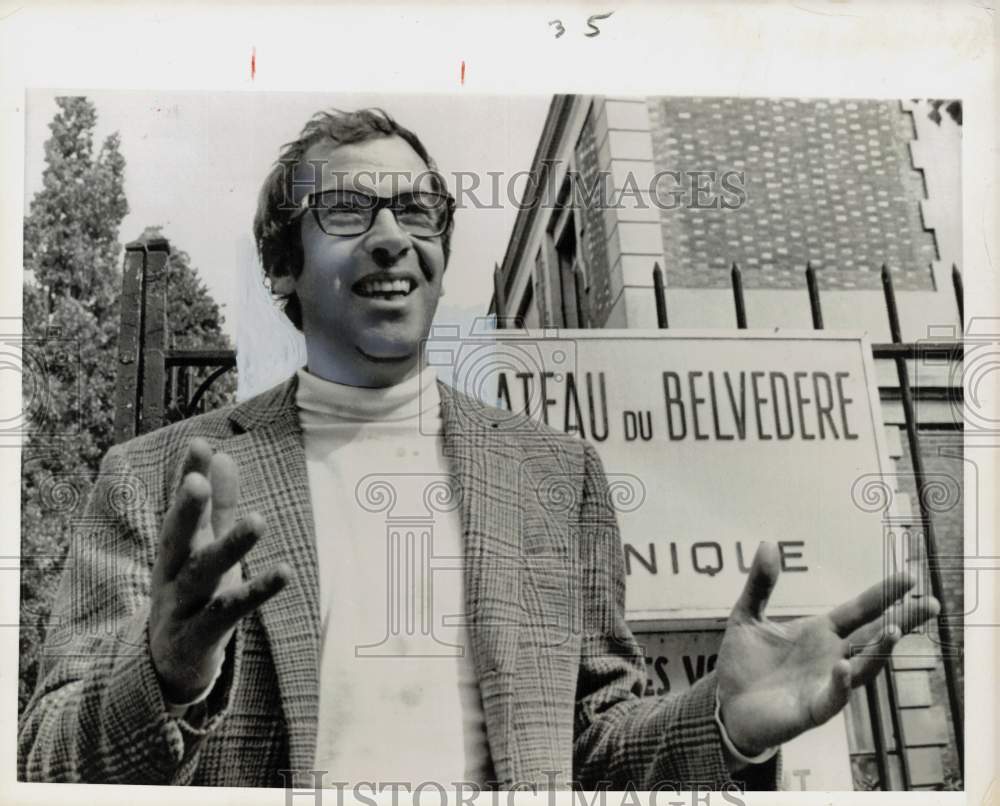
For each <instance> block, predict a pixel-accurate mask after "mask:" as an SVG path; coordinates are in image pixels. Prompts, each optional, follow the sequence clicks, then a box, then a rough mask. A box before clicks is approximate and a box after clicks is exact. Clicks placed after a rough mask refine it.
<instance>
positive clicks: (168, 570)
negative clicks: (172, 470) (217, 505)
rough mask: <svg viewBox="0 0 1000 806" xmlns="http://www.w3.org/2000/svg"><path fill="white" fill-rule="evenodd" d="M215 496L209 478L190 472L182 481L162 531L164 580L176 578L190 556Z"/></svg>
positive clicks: (160, 556)
mask: <svg viewBox="0 0 1000 806" xmlns="http://www.w3.org/2000/svg"><path fill="white" fill-rule="evenodd" d="M211 493H212V491H211V487H210V486H209V483H208V479H206V478H205V477H204V476H202V475H201V474H200V473H189V474H187V475H186V476H185V477H184V480H183V481H182V482H181V485H180V488H179V489H178V491H177V495H176V496H175V497H174V501H173V503H172V504H171V505H170V509H169V510H167V515H166V517H165V518H164V520H163V527H162V530H161V532H160V549H159V553H158V555H157V572H158V574H159V575H160V576H161V578H162V579H164V580H171V579H173V578H174V577H175V576H176V575H177V573H178V572H179V571H180V569H181V568H182V567H183V565H184V563H185V562H186V561H187V558H188V557H189V556H190V554H191V546H192V544H193V543H194V539H195V536H196V535H197V534H198V524H199V521H200V520H201V517H202V514H203V513H204V511H205V507H206V506H207V504H208V499H209V496H210V495H211Z"/></svg>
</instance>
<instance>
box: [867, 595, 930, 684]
mask: <svg viewBox="0 0 1000 806" xmlns="http://www.w3.org/2000/svg"><path fill="white" fill-rule="evenodd" d="M939 610H940V605H939V604H938V601H937V599H935V598H934V597H933V596H921V597H919V598H918V597H907V598H905V599H903V600H902V601H900V602H898V603H897V604H896V605H895V606H894V607H892V608H891V609H890V610H889V611H888V612H887V613H886V616H885V619H884V620H882V619H879V620H878V621H876V622H873V623H870V624H867V625H865V626H864V627H861V628H860V629H858V630H856V631H855V632H853V633H851V635H850V636H849V637H848V639H847V643H848V651H849V652H850V653H851V655H852V657H851V678H852V681H853V685H855V686H859V685H861V684H863V683H866V682H868V681H869V680H871V679H872V678H874V677H875V675H876V674H878V672H879V670H880V669H881V668H882V666H883V664H884V663H885V662H886V661H887V660H888V659H889V656H890V655H891V654H892V651H893V649H894V648H895V646H896V644H897V643H898V642H899V640H900V639H901V638H902V637H903V636H904V635H906V634H907V633H909V632H912V631H913V630H915V629H916V628H917V627H919V626H920V625H921V624H923V623H924V622H925V621H927V620H928V619H932V618H934V617H935V616H936V615H937V614H938V611H939Z"/></svg>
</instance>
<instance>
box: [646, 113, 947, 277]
mask: <svg viewBox="0 0 1000 806" xmlns="http://www.w3.org/2000/svg"><path fill="white" fill-rule="evenodd" d="M647 107H648V111H649V116H650V124H651V129H652V139H653V155H654V159H655V162H656V167H657V170H658V171H681V172H684V173H685V174H686V175H689V174H690V172H692V171H715V172H716V177H717V178H716V181H715V182H714V184H713V189H714V191H715V193H714V197H715V198H716V199H718V200H719V201H718V202H717V206H716V207H714V208H707V209H702V208H696V207H693V206H692V200H693V194H692V193H690V188H689V187H688V193H687V196H686V198H685V199H684V203H683V204H682V205H681V206H679V207H678V208H677V209H673V210H663V211H661V229H662V235H663V249H664V256H665V258H666V264H667V265H666V267H665V268H666V275H667V284H668V285H670V286H673V287H683V288H724V287H728V286H729V282H730V279H729V269H730V267H731V265H732V262H733V261H736V262H737V263H739V264H740V267H741V268H742V269H743V282H744V285H745V286H746V287H748V288H775V289H783V288H802V287H804V286H805V279H804V276H803V270H804V268H805V265H806V262H807V261H812V264H813V266H815V267H816V269H817V270H818V273H819V278H820V282H821V286H822V287H824V288H829V289H877V288H879V287H880V280H879V270H880V267H881V264H882V263H883V262H885V263H888V264H889V265H890V267H892V269H893V272H894V277H895V280H896V287H897V289H900V290H933V289H934V280H933V275H932V271H931V268H930V264H931V262H932V261H934V260H935V259H936V257H937V250H936V246H935V241H934V235H933V233H932V232H931V231H929V230H926V229H925V228H924V225H923V221H922V218H921V208H920V202H921V201H923V200H924V199H925V197H926V193H925V188H924V182H923V176H922V172H921V171H920V170H918V169H916V168H914V167H913V163H912V158H911V154H910V143H911V142H912V141H913V139H914V124H913V119H912V116H911V114H910V113H909V112H907V111H904V110H903V108H902V105H901V104H900V103H899V102H898V101H872V100H853V101H852V100H804V99H785V100H783V99H752V98H751V99H741V98H650V99H648V101H647ZM727 171H736V172H744V181H743V183H742V184H743V187H744V188H745V194H746V201H745V202H744V203H743V204H742V206H740V207H739V208H738V209H722V205H721V199H722V198H724V197H726V194H725V193H724V191H723V189H722V188H721V187H720V184H721V177H722V175H723V173H725V172H727ZM734 181H736V180H734ZM658 187H659V188H660V195H661V198H667V194H668V193H670V192H671V191H672V190H681V191H684V190H685V188H686V187H687V186H686V185H685V184H683V183H682V184H681V185H678V183H677V182H676V181H675V179H674V178H672V177H663V178H662V179H661V181H660V184H659V185H658ZM728 198H729V199H730V200H731V199H732V198H733V197H732V196H731V195H730V196H728ZM701 203H704V199H703V200H702V202H701Z"/></svg>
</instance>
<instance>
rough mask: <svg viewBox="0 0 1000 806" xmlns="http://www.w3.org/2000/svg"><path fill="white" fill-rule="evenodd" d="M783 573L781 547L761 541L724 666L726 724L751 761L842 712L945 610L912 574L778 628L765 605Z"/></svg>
mask: <svg viewBox="0 0 1000 806" xmlns="http://www.w3.org/2000/svg"><path fill="white" fill-rule="evenodd" d="M779 573H780V563H779V558H778V552H777V549H776V547H775V546H774V545H773V544H771V543H761V544H760V547H759V548H758V549H757V553H756V554H755V555H754V561H753V566H752V568H751V569H750V574H749V576H748V578H747V582H746V586H745V587H744V589H743V593H742V594H741V596H740V599H739V601H738V602H737V603H736V606H735V607H734V608H733V612H732V614H731V615H730V617H729V623H728V624H727V626H726V633H725V636H724V637H723V639H722V646H721V647H720V649H719V657H718V661H717V662H716V667H715V668H716V674H717V677H718V686H719V689H718V690H719V702H720V705H721V712H722V722H723V724H724V725H725V726H726V731H727V733H728V734H729V737H730V739H732V741H733V744H734V745H735V746H736V748H737V749H738V750H739V751H740V752H741V753H743V754H745V755H748V756H755V755H757V754H759V753H762V752H763V751H764V750H766V749H767V748H769V747H773V746H775V745H779V744H781V743H782V742H786V741H788V740H789V739H792V738H794V737H795V736H798V735H799V734H800V733H803V732H805V731H807V730H809V729H810V728H814V727H816V726H818V725H822V724H823V723H824V722H826V721H827V720H828V719H830V718H831V717H833V716H834V715H835V714H837V713H838V712H839V711H840V710H841V709H842V708H843V707H844V706H845V705H846V704H847V700H848V697H849V696H850V693H851V689H852V688H853V687H854V686H859V685H862V684H864V683H866V682H867V681H869V680H871V679H872V678H873V677H874V676H875V675H876V674H877V673H878V672H879V670H880V669H881V668H882V665H883V664H884V663H885V662H886V660H888V658H889V655H890V653H891V652H892V649H893V647H894V646H895V645H896V642H897V641H898V640H899V639H900V638H901V637H902V636H903V635H905V634H906V633H907V632H909V631H910V630H912V629H914V628H915V627H917V626H919V625H920V624H922V623H923V622H925V621H926V620H927V619H929V618H933V617H934V616H935V615H937V612H938V603H937V600H936V599H934V598H933V597H930V596H927V597H920V598H917V597H911V596H906V594H907V592H908V591H909V590H910V589H911V588H912V587H913V585H914V584H915V583H916V580H915V579H914V578H913V576H912V575H911V574H908V573H905V572H904V573H899V574H893V575H892V576H890V577H887V578H886V579H885V580H883V581H882V582H880V583H878V584H876V585H874V586H872V587H871V588H869V589H868V590H866V591H864V592H863V593H861V594H860V595H858V596H856V597H855V598H853V599H851V600H849V601H847V602H845V603H844V604H842V605H839V606H838V607H835V608H834V609H833V610H831V611H830V612H829V613H826V614H824V615H822V616H812V617H809V618H800V619H795V620H793V621H785V622H775V621H771V620H769V619H768V618H767V617H766V616H765V615H764V609H765V607H766V605H767V601H768V599H769V598H770V596H771V592H772V591H773V590H774V586H775V584H776V583H777V581H778V574H779ZM883 617H884V618H883Z"/></svg>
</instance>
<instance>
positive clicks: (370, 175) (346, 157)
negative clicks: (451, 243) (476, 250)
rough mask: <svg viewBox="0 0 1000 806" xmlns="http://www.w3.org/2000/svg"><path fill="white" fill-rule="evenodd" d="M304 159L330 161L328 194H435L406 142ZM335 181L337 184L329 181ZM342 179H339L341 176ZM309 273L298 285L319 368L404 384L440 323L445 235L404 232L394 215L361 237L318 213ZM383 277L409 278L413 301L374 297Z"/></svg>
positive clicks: (308, 243) (312, 224) (358, 381)
mask: <svg viewBox="0 0 1000 806" xmlns="http://www.w3.org/2000/svg"><path fill="white" fill-rule="evenodd" d="M303 161H304V162H312V163H313V164H314V165H318V164H320V163H322V165H323V168H322V172H323V176H324V177H325V179H324V183H323V189H324V190H326V189H329V188H330V187H339V188H342V189H351V188H354V189H357V190H361V191H363V192H366V193H368V194H372V193H373V189H374V194H375V195H378V196H379V197H383V198H388V197H391V196H393V195H398V194H400V193H405V192H406V191H407V190H408V189H410V188H413V187H414V186H415V185H416V187H418V188H419V189H422V190H427V189H429V187H430V185H429V182H428V181H427V177H426V176H424V177H423V179H418V178H419V177H421V175H422V174H426V172H427V170H428V168H427V165H426V164H425V163H424V161H423V160H422V159H420V157H419V155H418V154H417V153H416V152H415V151H414V150H413V148H412V147H411V146H410V145H409V144H408V143H407V142H406V141H405V140H403V139H402V138H400V137H397V136H392V137H380V138H377V139H374V140H367V141H365V142H363V143H356V144H352V145H334V144H331V143H322V144H317V145H315V146H313V147H312V148H310V149H309V150H308V151H307V152H306V155H305V158H304V160H303ZM326 177H329V178H326ZM334 177H336V178H335V179H334ZM300 220H301V237H302V252H303V265H302V272H301V274H300V275H299V277H298V278H297V279H296V280H295V281H294V284H295V286H294V287H295V291H296V293H297V295H298V298H299V301H300V302H301V305H302V330H303V332H304V334H305V337H306V345H307V348H308V353H309V369H310V371H312V372H314V373H316V374H319V375H322V376H323V377H326V378H328V379H330V380H335V381H338V382H341V383H349V384H352V385H356V386H386V385H390V384H393V383H398V382H399V381H400V380H402V379H403V378H405V377H407V376H408V375H411V374H413V373H414V372H416V371H417V368H418V367H419V352H420V347H421V340H423V339H424V338H426V336H427V333H428V331H429V330H430V326H431V322H432V320H433V319H434V312H435V310H436V309H437V305H438V299H439V298H440V296H441V293H442V290H441V283H442V279H443V277H444V269H445V259H444V252H443V248H442V239H441V237H440V236H437V237H433V238H428V237H418V236H415V235H411V234H409V233H407V232H405V231H404V230H403V229H401V228H400V226H399V224H398V223H397V221H396V218H395V216H394V214H393V212H392V210H389V209H382V210H379V211H378V213H377V214H376V216H375V219H374V220H373V221H372V225H371V228H370V229H369V230H368V231H367V232H365V233H363V234H361V235H354V236H331V235H328V234H326V233H325V232H323V230H322V229H320V227H319V225H318V224H317V222H316V218H315V216H314V215H312V213H311V212H308V213H306V214H305V215H303V216H302V218H301V219H300ZM375 278H381V279H382V280H388V279H408V280H410V281H411V287H412V289H413V290H412V291H410V292H409V293H407V294H405V295H399V294H396V295H393V296H391V297H388V298H387V297H386V296H385V295H380V294H373V293H371V289H372V285H371V282H372V280H373V279H375Z"/></svg>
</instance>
